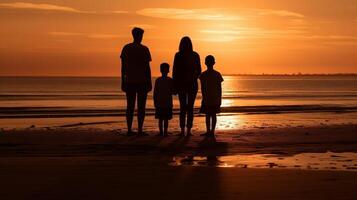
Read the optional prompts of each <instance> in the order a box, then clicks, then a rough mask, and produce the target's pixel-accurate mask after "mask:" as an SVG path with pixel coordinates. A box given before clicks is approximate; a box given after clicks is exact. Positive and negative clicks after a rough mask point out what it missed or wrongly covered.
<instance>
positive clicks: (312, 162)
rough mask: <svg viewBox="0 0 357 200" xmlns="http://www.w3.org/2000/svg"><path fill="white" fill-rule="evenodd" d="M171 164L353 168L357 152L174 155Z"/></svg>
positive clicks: (356, 161) (356, 164) (328, 168)
mask: <svg viewBox="0 0 357 200" xmlns="http://www.w3.org/2000/svg"><path fill="white" fill-rule="evenodd" d="M169 164H170V165H171V166H211V167H237V168H286V169H307V170H339V171H357V153H333V152H326V153H301V154H296V155H293V156H284V155H277V154H250V155H248V154H241V155H232V156H207V157H204V156H175V157H173V159H172V162H170V163H169Z"/></svg>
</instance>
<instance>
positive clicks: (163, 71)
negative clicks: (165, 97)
mask: <svg viewBox="0 0 357 200" xmlns="http://www.w3.org/2000/svg"><path fill="white" fill-rule="evenodd" d="M160 72H161V74H162V75H163V76H167V74H168V73H169V72H170V65H169V64H167V63H162V64H161V65H160Z"/></svg>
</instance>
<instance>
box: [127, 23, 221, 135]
mask: <svg viewBox="0 0 357 200" xmlns="http://www.w3.org/2000/svg"><path fill="white" fill-rule="evenodd" d="M143 35H144V30H143V29H141V28H138V27H135V28H133V29H132V36H133V42H132V43H129V44H127V45H125V46H124V47H123V49H122V52H121V55H120V58H121V65H122V66H121V79H122V81H121V89H122V91H123V92H125V94H126V99H127V109H126V120H127V128H128V132H127V134H128V135H132V134H133V131H132V123H133V118H134V110H135V103H137V121H138V135H147V134H146V133H144V132H143V123H144V119H145V109H146V100H147V94H148V93H149V92H150V91H151V90H152V84H151V69H150V62H151V54H150V50H149V48H148V47H146V46H145V45H142V44H141V42H142V39H143ZM205 64H206V65H207V70H206V71H205V72H203V73H202V69H201V61H200V56H199V54H198V53H197V52H195V51H194V50H193V45H192V41H191V39H190V38H189V37H187V36H185V37H183V38H182V39H181V41H180V44H179V50H178V52H177V53H176V54H175V57H174V63H173V67H172V68H173V69H172V78H170V77H169V76H168V74H169V72H170V65H169V64H168V63H162V64H161V65H160V72H161V77H159V78H157V79H156V80H155V86H154V95H153V99H154V106H155V118H156V119H158V125H159V130H160V133H159V135H161V136H166V135H167V134H168V133H167V130H168V125H169V120H170V119H172V108H173V101H172V96H173V95H178V99H179V102H180V124H179V125H180V128H181V133H180V136H191V135H192V133H191V129H192V125H193V118H194V113H193V111H194V104H195V100H196V96H197V92H198V79H200V82H201V91H202V102H201V109H200V112H201V113H203V114H205V115H206V128H207V132H206V133H205V134H202V135H203V136H214V131H215V127H216V122H217V117H216V114H217V113H219V112H220V106H221V98H222V87H221V83H222V82H223V78H222V76H221V74H220V73H219V72H217V71H216V70H214V69H213V66H214V64H215V58H214V57H213V56H212V55H209V56H207V57H206V58H205ZM185 130H186V131H185Z"/></svg>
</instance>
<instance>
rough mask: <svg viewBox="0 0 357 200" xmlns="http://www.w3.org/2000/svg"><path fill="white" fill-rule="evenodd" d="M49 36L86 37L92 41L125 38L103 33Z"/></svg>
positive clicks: (62, 33)
mask: <svg viewBox="0 0 357 200" xmlns="http://www.w3.org/2000/svg"><path fill="white" fill-rule="evenodd" d="M49 35H51V36H54V37H75V36H78V37H85V38H91V39H115V38H121V37H125V36H121V35H116V34H103V33H75V32H50V33H49Z"/></svg>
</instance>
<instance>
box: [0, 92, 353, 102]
mask: <svg viewBox="0 0 357 200" xmlns="http://www.w3.org/2000/svg"><path fill="white" fill-rule="evenodd" d="M148 97H149V98H151V97H152V94H149V95H148ZM197 97H198V98H201V94H200V93H198V96H197ZM125 98H126V96H125V94H124V93H119V94H1V95H0V101H9V100H16V101H22V100H116V99H125ZM222 98H223V99H308V98H313V99H316V98H319V99H326V98H333V99H337V98H351V99H357V93H340V94H338V93H334V94H321V93H300V94H299V93H291V94H281V93H277V94H258V93H254V94H239V93H228V94H223V96H222Z"/></svg>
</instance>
